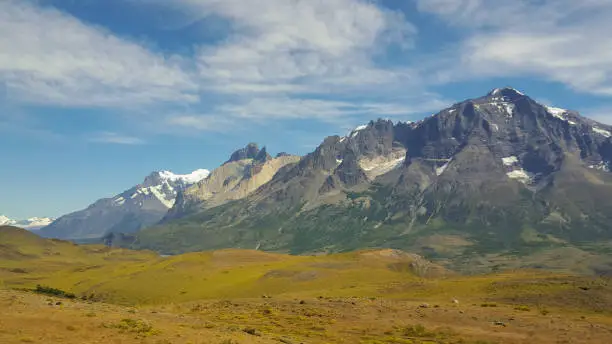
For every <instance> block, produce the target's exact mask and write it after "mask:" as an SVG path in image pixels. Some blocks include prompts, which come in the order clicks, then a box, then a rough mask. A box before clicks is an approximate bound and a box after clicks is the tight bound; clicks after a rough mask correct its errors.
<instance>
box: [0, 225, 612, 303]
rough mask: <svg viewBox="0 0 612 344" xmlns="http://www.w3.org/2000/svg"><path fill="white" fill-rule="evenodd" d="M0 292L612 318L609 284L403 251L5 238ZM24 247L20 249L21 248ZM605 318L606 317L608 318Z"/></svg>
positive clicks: (8, 233) (7, 233)
mask: <svg viewBox="0 0 612 344" xmlns="http://www.w3.org/2000/svg"><path fill="white" fill-rule="evenodd" d="M0 232H2V239H3V241H2V243H3V244H2V251H1V252H2V253H1V254H2V259H0V271H1V275H0V279H1V284H0V285H4V287H6V288H33V287H35V286H36V285H37V284H42V285H47V286H51V287H54V288H59V289H62V290H65V291H68V292H73V293H75V294H76V295H77V296H78V297H80V298H81V297H87V298H88V299H92V300H95V301H106V302H113V303H120V304H126V305H147V304H148V305H161V304H169V303H181V302H190V301H197V300H203V299H210V300H215V299H216V300H218V299H238V298H241V299H253V298H256V299H262V298H266V299H267V298H268V297H273V298H275V299H276V298H278V299H285V300H294V299H318V298H319V297H344V298H346V297H361V298H366V299H367V298H373V297H377V298H386V299H404V300H413V301H416V302H428V303H431V304H433V303H439V302H442V303H448V302H450V301H451V300H453V299H455V298H456V299H458V300H460V301H461V302H467V303H470V304H475V305H480V304H482V303H489V302H493V303H499V304H500V305H501V304H504V305H507V306H509V307H514V306H521V305H527V306H529V307H532V308H534V309H539V308H542V307H545V308H551V309H563V310H564V311H583V312H590V313H596V312H603V313H606V312H610V309H612V286H610V285H609V282H608V280H606V279H599V278H593V277H577V276H573V275H562V274H554V273H547V272H543V271H535V270H534V271H529V270H515V271H506V272H500V273H497V274H489V275H478V276H460V275H456V274H453V273H452V272H450V271H448V270H446V269H444V268H442V267H440V266H438V265H436V264H432V263H430V262H428V261H426V260H424V259H423V258H421V257H419V256H417V255H412V254H408V253H405V252H402V251H397V250H370V251H357V252H351V253H342V254H333V255H326V256H290V255H283V254H272V253H265V252H260V251H249V250H222V251H213V252H199V253H189V254H183V255H178V256H171V257H160V256H157V255H155V254H154V253H151V252H146V251H130V250H120V249H117V250H115V249H113V250H110V249H108V248H104V247H100V246H77V245H73V244H71V243H67V242H61V241H51V240H46V239H39V238H37V237H35V236H31V235H30V234H29V233H27V232H23V231H21V230H17V229H11V228H9V229H6V228H3V229H2V231H0ZM19 245H23V247H19ZM606 314H607V313H606Z"/></svg>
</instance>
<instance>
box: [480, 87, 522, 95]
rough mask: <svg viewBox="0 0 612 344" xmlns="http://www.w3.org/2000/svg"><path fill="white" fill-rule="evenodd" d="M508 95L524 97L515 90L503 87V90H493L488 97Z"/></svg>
mask: <svg viewBox="0 0 612 344" xmlns="http://www.w3.org/2000/svg"><path fill="white" fill-rule="evenodd" d="M508 93H514V94H516V95H519V96H524V95H525V94H524V93H523V92H521V91H519V90H517V89H515V88H512V87H504V88H495V89H493V90H492V91H491V92H489V96H503V95H507V94H508Z"/></svg>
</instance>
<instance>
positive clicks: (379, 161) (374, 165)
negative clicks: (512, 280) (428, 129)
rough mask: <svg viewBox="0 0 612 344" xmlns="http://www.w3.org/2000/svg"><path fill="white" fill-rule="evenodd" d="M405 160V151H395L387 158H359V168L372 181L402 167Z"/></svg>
mask: <svg viewBox="0 0 612 344" xmlns="http://www.w3.org/2000/svg"><path fill="white" fill-rule="evenodd" d="M405 160H406V150H403V149H401V150H397V151H395V152H393V153H391V154H389V155H387V156H377V157H374V158H361V159H360V160H359V167H360V168H361V169H362V170H363V171H364V172H365V173H366V176H368V178H369V179H374V178H376V177H378V176H380V175H383V174H385V173H387V172H389V171H391V170H393V169H395V168H397V167H400V166H402V165H403V163H404V161H405Z"/></svg>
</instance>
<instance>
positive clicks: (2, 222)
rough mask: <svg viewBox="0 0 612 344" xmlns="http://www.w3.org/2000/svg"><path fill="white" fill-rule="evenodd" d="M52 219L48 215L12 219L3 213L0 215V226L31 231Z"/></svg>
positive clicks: (45, 224) (43, 225) (50, 221)
mask: <svg viewBox="0 0 612 344" xmlns="http://www.w3.org/2000/svg"><path fill="white" fill-rule="evenodd" d="M53 221H55V219H54V218H50V217H32V218H29V219H27V220H12V219H10V218H8V217H6V216H4V215H0V226H15V227H20V228H23V229H27V230H31V231H35V230H39V229H41V228H43V227H45V226H48V225H49V224H50V223H52V222H53Z"/></svg>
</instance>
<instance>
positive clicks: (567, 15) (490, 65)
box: [417, 0, 612, 96]
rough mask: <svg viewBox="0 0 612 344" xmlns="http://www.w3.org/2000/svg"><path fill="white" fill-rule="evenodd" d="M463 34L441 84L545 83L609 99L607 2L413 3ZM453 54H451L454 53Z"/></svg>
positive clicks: (611, 59) (611, 61)
mask: <svg viewBox="0 0 612 344" xmlns="http://www.w3.org/2000/svg"><path fill="white" fill-rule="evenodd" d="M417 4H418V6H419V9H420V10H422V11H426V12H430V13H434V14H436V15H438V16H440V17H441V18H443V19H444V20H446V22H447V23H448V24H449V25H452V26H456V27H458V28H462V29H463V30H464V31H465V39H464V40H463V41H462V42H461V43H460V47H459V48H458V51H459V58H458V59H457V58H453V59H447V60H445V63H447V65H446V66H445V67H444V68H446V70H444V71H442V72H440V75H442V76H443V77H442V78H441V80H443V81H459V80H469V79H473V78H478V77H481V78H482V77H517V76H531V77H536V76H539V77H544V78H546V79H548V80H551V81H556V82H560V83H563V84H565V85H567V86H568V87H571V88H572V89H575V90H577V91H580V92H585V93H590V94H597V95H605V96H611V95H612V37H611V36H610V35H609V34H608V33H609V32H612V22H611V21H610V18H611V17H612V2H610V1H608V0H587V1H573V0H544V1H530V0H515V1H511V2H500V1H492V0H433V1H432V0H417ZM455 54H456V52H455Z"/></svg>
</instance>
